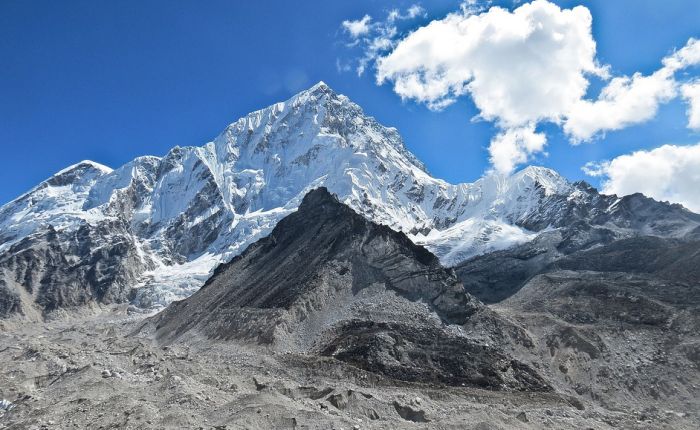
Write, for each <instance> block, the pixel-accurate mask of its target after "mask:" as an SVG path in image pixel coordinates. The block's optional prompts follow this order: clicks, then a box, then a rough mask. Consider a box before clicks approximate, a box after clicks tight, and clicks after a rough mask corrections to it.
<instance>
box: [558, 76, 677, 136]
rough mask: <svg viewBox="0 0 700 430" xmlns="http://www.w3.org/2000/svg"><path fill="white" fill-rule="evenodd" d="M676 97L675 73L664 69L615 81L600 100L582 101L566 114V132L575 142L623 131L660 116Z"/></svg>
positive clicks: (602, 92) (613, 80)
mask: <svg viewBox="0 0 700 430" xmlns="http://www.w3.org/2000/svg"><path fill="white" fill-rule="evenodd" d="M675 96H676V81H675V80H674V77H673V72H671V71H669V70H668V69H665V68H663V69H660V70H658V71H656V72H655V73H653V74H651V75H649V76H643V75H641V74H640V73H635V74H634V75H633V76H632V77H628V76H622V77H616V78H613V79H612V80H611V81H610V82H609V83H608V85H607V86H605V87H604V88H603V90H602V91H601V93H600V95H599V96H598V99H597V100H593V101H590V100H584V99H581V100H578V101H576V103H574V105H573V106H572V108H571V110H570V111H569V112H568V113H567V114H566V120H565V123H564V131H565V132H566V133H567V134H568V135H569V136H571V137H572V138H573V140H572V141H573V143H578V142H581V141H586V140H590V139H591V138H592V137H594V136H595V135H596V134H598V133H600V132H604V131H608V130H620V129H623V128H625V127H628V126H630V125H632V124H639V123H642V122H645V121H648V120H650V119H652V118H654V117H655V116H656V113H657V111H658V110H659V106H660V105H661V104H662V103H666V102H668V101H669V100H671V99H673V98H674V97H675Z"/></svg>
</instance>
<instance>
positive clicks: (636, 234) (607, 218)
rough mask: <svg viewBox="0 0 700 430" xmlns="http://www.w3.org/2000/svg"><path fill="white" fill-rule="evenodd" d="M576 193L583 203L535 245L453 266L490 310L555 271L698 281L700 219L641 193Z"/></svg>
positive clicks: (565, 210) (566, 210)
mask: <svg viewBox="0 0 700 430" xmlns="http://www.w3.org/2000/svg"><path fill="white" fill-rule="evenodd" d="M575 187H576V188H577V189H578V190H579V192H580V193H579V194H578V197H577V198H575V199H571V200H567V201H566V202H565V203H564V202H560V207H561V208H562V211H561V212H560V213H559V215H558V216H552V217H551V220H552V225H551V227H553V228H549V229H547V230H545V231H543V232H542V233H540V234H538V235H537V236H535V238H534V239H533V240H532V241H530V242H527V243H524V244H520V245H515V246H512V247H510V248H507V249H504V250H499V251H496V252H491V253H485V254H482V255H478V256H475V257H472V258H470V259H468V260H466V261H464V262H462V263H460V264H458V265H457V266H455V270H456V272H457V274H458V275H459V277H460V279H461V280H462V282H463V283H464V285H465V288H466V290H467V291H468V292H470V293H471V294H474V295H475V296H477V297H478V298H479V299H481V300H483V301H484V302H486V303H495V302H499V301H501V300H504V299H505V298H507V297H509V296H510V295H512V294H514V293H515V292H517V291H518V289H520V288H521V287H522V286H523V285H524V284H525V283H526V282H527V281H528V280H529V279H530V278H532V277H533V276H535V275H537V274H539V273H545V272H547V271H550V270H552V268H556V267H560V268H567V269H579V270H595V271H606V272H614V271H617V272H633V273H650V272H661V271H663V272H664V273H665V275H666V276H671V277H672V278H673V279H677V278H678V277H679V276H680V277H685V278H684V279H686V280H688V279H695V280H697V279H700V278H699V277H698V269H697V268H696V267H697V264H696V263H697V262H698V260H697V259H698V257H697V249H696V248H697V245H696V244H695V241H697V240H698V238H699V236H698V232H699V231H700V229H698V221H699V220H700V216H699V215H697V214H694V213H692V212H689V211H687V210H685V209H684V208H682V207H680V206H678V205H667V204H663V203H658V202H656V201H654V200H652V199H649V198H646V197H644V196H642V195H641V194H633V195H629V196H625V197H622V198H617V197H615V196H603V195H600V194H598V193H597V192H596V191H595V190H594V189H592V188H590V187H588V186H587V185H585V184H583V183H578V184H575ZM553 206H556V205H553ZM530 228H536V227H535V226H533V225H530ZM681 266H682V267H681Z"/></svg>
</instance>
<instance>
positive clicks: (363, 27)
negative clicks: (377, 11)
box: [342, 15, 372, 39]
mask: <svg viewBox="0 0 700 430" xmlns="http://www.w3.org/2000/svg"><path fill="white" fill-rule="evenodd" d="M370 21H372V17H371V16H369V15H365V16H363V17H362V19H358V20H356V21H348V20H346V21H343V24H342V25H343V28H344V29H345V31H347V32H348V33H349V34H350V36H351V37H352V38H353V39H357V38H358V37H360V36H363V35H365V34H367V33H369V30H370Z"/></svg>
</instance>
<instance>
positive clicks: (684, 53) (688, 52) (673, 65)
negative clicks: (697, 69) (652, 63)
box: [663, 37, 700, 72]
mask: <svg viewBox="0 0 700 430" xmlns="http://www.w3.org/2000/svg"><path fill="white" fill-rule="evenodd" d="M663 64H664V68H666V69H669V70H670V71H672V72H676V71H678V70H681V69H685V68H686V67H689V66H694V65H696V64H700V40H698V39H695V38H692V37H691V38H690V39H689V40H688V43H686V44H685V46H684V47H683V48H681V49H679V50H678V51H676V52H674V53H673V54H671V55H669V56H668V57H666V58H664V59H663Z"/></svg>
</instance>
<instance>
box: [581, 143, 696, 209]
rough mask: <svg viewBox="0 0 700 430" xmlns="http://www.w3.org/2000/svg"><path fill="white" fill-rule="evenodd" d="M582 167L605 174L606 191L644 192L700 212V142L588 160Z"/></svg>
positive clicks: (604, 187) (603, 176) (620, 192)
mask: <svg viewBox="0 0 700 430" xmlns="http://www.w3.org/2000/svg"><path fill="white" fill-rule="evenodd" d="M583 170H584V172H585V173H586V174H588V175H591V176H598V177H602V178H603V181H602V188H603V192H604V193H606V194H617V195H627V194H631V193H635V192H641V193H643V194H644V195H646V196H649V197H653V198H654V199H656V200H661V201H670V202H675V203H680V204H682V205H683V206H685V207H687V208H688V209H690V210H692V211H694V212H698V213H700V193H698V188H699V187H700V144H697V145H690V146H676V145H664V146H661V147H659V148H656V149H652V150H649V151H637V152H633V153H631V154H626V155H621V156H619V157H617V158H614V159H613V160H610V161H606V162H603V163H589V164H587V165H586V166H585V167H584V169H583Z"/></svg>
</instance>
